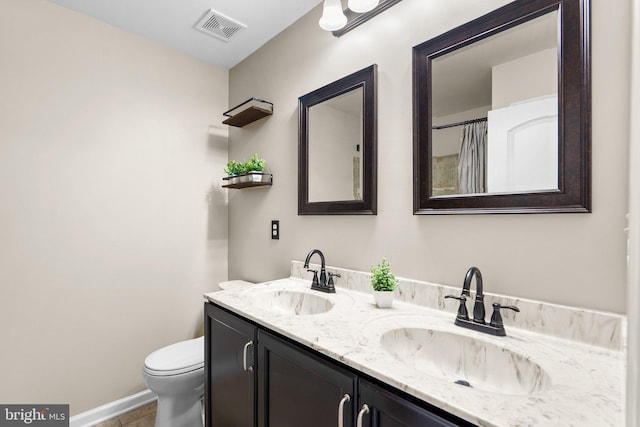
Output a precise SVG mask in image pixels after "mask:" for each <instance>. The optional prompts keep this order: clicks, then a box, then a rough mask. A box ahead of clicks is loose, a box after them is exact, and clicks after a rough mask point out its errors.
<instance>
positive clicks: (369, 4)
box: [349, 0, 380, 13]
mask: <svg viewBox="0 0 640 427" xmlns="http://www.w3.org/2000/svg"><path fill="white" fill-rule="evenodd" d="M378 3H380V1H379V0H349V9H351V10H352V11H354V12H356V13H364V12H369V11H370V10H372V9H374V8H375V7H376V6H377V5H378Z"/></svg>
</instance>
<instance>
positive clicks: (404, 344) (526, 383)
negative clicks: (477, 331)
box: [380, 328, 551, 395]
mask: <svg viewBox="0 0 640 427" xmlns="http://www.w3.org/2000/svg"><path fill="white" fill-rule="evenodd" d="M380 343H381V345H382V347H383V349H384V350H385V351H386V352H388V353H389V354H390V355H392V356H393V357H395V358H396V359H397V360H398V361H399V362H401V363H403V364H405V365H409V366H410V367H412V368H413V369H415V370H417V371H420V372H423V373H425V374H428V375H431V376H433V377H438V378H440V379H443V380H445V381H450V382H452V383H457V384H460V385H461V386H467V387H472V388H475V389H478V390H482V391H486V392H493V393H501V394H510V395H531V394H535V393H540V392H542V391H544V390H545V389H547V388H548V387H549V386H550V385H551V378H550V377H549V375H548V374H547V373H546V372H545V370H544V369H543V368H542V367H541V366H540V365H538V364H537V363H535V362H533V361H532V360H530V359H529V358H528V357H527V356H525V355H522V354H519V353H517V352H513V351H511V350H509V349H507V348H504V347H502V346H500V345H496V344H494V343H491V342H489V341H484V340H480V339H476V338H473V337H470V336H466V335H461V334H457V333H453V332H447V331H442V330H438V329H431V328H397V329H392V330H389V331H387V332H385V333H383V334H382V336H381V338H380Z"/></svg>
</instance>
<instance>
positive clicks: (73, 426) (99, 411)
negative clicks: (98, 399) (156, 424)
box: [69, 389, 158, 427]
mask: <svg viewBox="0 0 640 427" xmlns="http://www.w3.org/2000/svg"><path fill="white" fill-rule="evenodd" d="M157 398H158V397H157V396H156V395H155V394H154V393H153V392H152V391H151V390H149V389H146V390H144V391H141V392H140V393H136V394H132V395H131V396H127V397H125V398H122V399H120V400H116V401H114V402H111V403H107V404H106V405H102V406H98V407H97V408H93V409H91V410H89V411H86V412H83V413H81V414H78V415H74V416H73V417H71V418H70V420H69V426H70V427H91V426H95V425H96V424H99V423H101V422H103V421H106V420H109V419H111V418H114V417H117V416H118V415H121V414H124V413H125V412H129V411H132V410H134V409H136V408H139V407H141V406H144V405H147V404H149V403H151V402H153V401H154V400H156V399H157Z"/></svg>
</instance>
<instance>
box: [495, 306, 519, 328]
mask: <svg viewBox="0 0 640 427" xmlns="http://www.w3.org/2000/svg"><path fill="white" fill-rule="evenodd" d="M501 308H507V309H509V310H513V311H516V312H520V309H519V308H518V307H516V306H515V305H500V304H498V303H493V314H492V315H491V323H489V326H493V327H494V328H504V324H503V323H502V315H501V314H500V309H501Z"/></svg>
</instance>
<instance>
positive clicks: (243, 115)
mask: <svg viewBox="0 0 640 427" xmlns="http://www.w3.org/2000/svg"><path fill="white" fill-rule="evenodd" d="M271 114H273V103H271V102H269V101H265V100H263V99H258V98H250V99H247V100H246V101H245V102H243V103H242V104H240V105H237V106H235V107H233V108H232V109H230V110H228V111H225V112H224V113H222V115H223V116H225V117H229V118H228V119H227V120H225V121H224V122H222V124H225V125H229V126H235V127H239V128H241V127H243V126H245V125H248V124H249V123H253V122H255V121H256V120H260V119H261V118H263V117H267V116H270V115H271Z"/></svg>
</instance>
